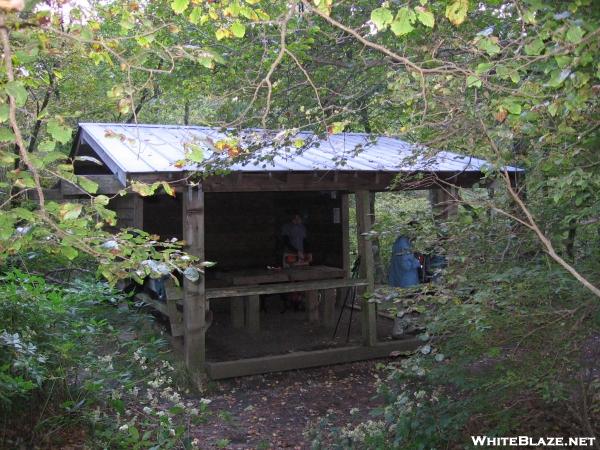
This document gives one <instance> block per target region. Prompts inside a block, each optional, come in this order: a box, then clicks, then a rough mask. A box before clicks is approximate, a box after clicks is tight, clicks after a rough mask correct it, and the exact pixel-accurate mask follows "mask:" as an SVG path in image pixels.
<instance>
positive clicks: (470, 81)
mask: <svg viewBox="0 0 600 450" xmlns="http://www.w3.org/2000/svg"><path fill="white" fill-rule="evenodd" d="M467 87H478V88H479V87H481V80H480V79H479V77H476V76H475V75H469V76H468V77H467Z"/></svg>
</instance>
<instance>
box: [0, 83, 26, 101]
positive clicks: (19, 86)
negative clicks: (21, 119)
mask: <svg viewBox="0 0 600 450" xmlns="http://www.w3.org/2000/svg"><path fill="white" fill-rule="evenodd" d="M4 90H5V91H6V93H7V94H8V95H10V96H11V97H13V98H14V99H15V103H16V104H17V106H23V105H24V104H25V102H27V89H25V87H24V86H23V83H21V82H20V81H9V82H8V83H6V84H5V85H4Z"/></svg>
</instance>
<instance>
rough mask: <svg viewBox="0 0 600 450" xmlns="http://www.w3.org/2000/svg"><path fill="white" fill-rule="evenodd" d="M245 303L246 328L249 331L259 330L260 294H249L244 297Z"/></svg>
mask: <svg viewBox="0 0 600 450" xmlns="http://www.w3.org/2000/svg"><path fill="white" fill-rule="evenodd" d="M244 303H246V328H247V329H248V331H249V332H250V333H258V332H259V331H260V296H258V295H249V296H247V297H246V298H245V301H244Z"/></svg>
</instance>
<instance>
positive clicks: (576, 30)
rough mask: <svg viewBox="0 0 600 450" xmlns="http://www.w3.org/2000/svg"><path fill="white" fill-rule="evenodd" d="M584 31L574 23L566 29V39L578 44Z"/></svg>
mask: <svg viewBox="0 0 600 450" xmlns="http://www.w3.org/2000/svg"><path fill="white" fill-rule="evenodd" d="M584 34H585V32H584V31H583V30H582V29H581V27H580V26H577V25H574V26H572V27H570V28H569V30H568V31H567V41H569V42H571V43H573V44H579V43H580V42H581V39H582V38H583V35H584Z"/></svg>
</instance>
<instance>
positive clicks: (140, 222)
mask: <svg viewBox="0 0 600 450" xmlns="http://www.w3.org/2000/svg"><path fill="white" fill-rule="evenodd" d="M133 227H134V228H138V229H140V230H143V229H144V198H143V197H142V196H141V195H137V194H133Z"/></svg>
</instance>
